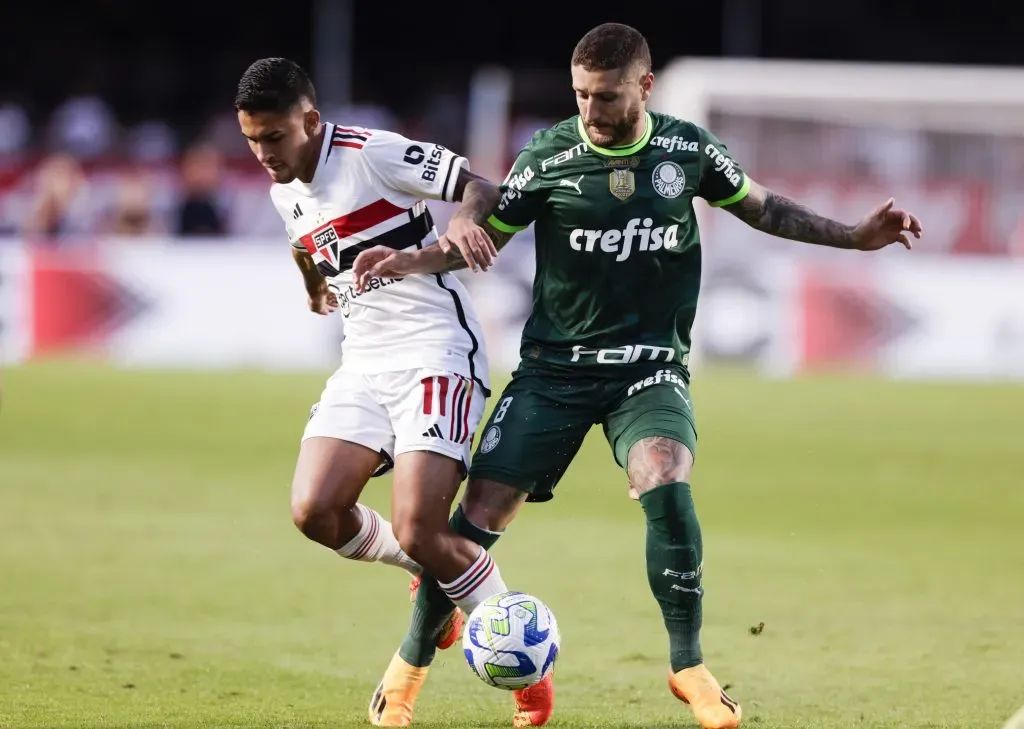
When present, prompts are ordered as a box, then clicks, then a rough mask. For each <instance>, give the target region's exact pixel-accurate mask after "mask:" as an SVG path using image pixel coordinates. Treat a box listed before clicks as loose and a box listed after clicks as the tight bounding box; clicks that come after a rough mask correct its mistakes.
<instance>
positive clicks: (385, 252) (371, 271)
mask: <svg viewBox="0 0 1024 729" xmlns="http://www.w3.org/2000/svg"><path fill="white" fill-rule="evenodd" d="M410 262H411V258H410V256H409V254H408V253H405V252H403V251H396V250H395V249H394V248H388V247H387V246H374V247H373V248H367V249H366V250H365V251H363V252H362V253H360V254H359V255H358V256H356V260H355V261H353V262H352V278H353V281H354V282H355V286H356V291H358V292H360V293H362V292H363V291H365V290H366V287H367V286H368V285H369V284H370V279H372V278H401V277H402V276H407V275H409V274H410V273H413V271H411V270H409V269H410V266H409V264H410Z"/></svg>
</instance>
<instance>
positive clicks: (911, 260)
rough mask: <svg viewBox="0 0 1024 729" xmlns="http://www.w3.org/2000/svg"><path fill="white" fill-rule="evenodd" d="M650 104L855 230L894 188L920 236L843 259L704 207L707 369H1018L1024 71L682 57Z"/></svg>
mask: <svg viewBox="0 0 1024 729" xmlns="http://www.w3.org/2000/svg"><path fill="white" fill-rule="evenodd" d="M652 108H654V109H655V110H659V111H665V112H668V113H672V114H675V115H677V116H680V117H683V118H686V119H690V120H692V121H694V122H696V123H698V124H700V125H702V126H704V127H706V128H707V129H709V130H710V131H712V132H713V133H714V134H715V135H716V136H718V137H719V138H720V139H721V140H722V141H723V142H724V143H725V144H726V145H727V146H728V147H729V149H730V151H731V152H732V153H733V155H734V156H735V158H736V159H737V161H738V162H739V163H740V164H741V165H742V166H743V167H744V169H746V170H747V171H748V173H749V174H750V176H751V177H752V178H754V179H756V180H758V181H759V182H761V183H763V184H765V185H766V186H768V187H770V188H772V189H774V190H776V191H778V192H780V193H782V194H785V195H787V196H789V197H793V198H795V199H797V200H799V201H801V202H803V203H806V204H807V205H809V206H810V207H812V208H813V209H814V210H816V211H817V212H819V213H822V214H824V215H828V216H830V217H834V218H837V219H839V220H842V221H844V222H856V221H857V220H858V219H859V218H860V217H861V216H862V215H863V214H865V213H866V212H867V211H869V210H871V209H872V208H873V207H874V206H876V205H878V204H879V203H881V202H884V201H885V200H886V199H887V198H888V197H890V196H893V197H895V198H896V202H897V205H898V206H899V207H905V208H907V209H910V210H912V211H914V212H915V213H916V214H918V216H919V217H920V218H921V220H922V224H923V226H924V230H925V237H924V239H923V240H922V241H921V243H920V244H919V245H918V246H917V248H916V249H915V251H914V253H913V254H910V255H907V254H906V252H905V251H902V250H895V249H893V250H887V251H885V252H883V253H881V254H878V255H871V256H868V255H864V254H849V253H837V252H835V251H831V250H828V249H822V248H819V247H816V246H804V245H799V244H795V243H790V242H786V241H782V240H779V239H775V238H770V237H768V236H765V235H763V234H760V233H758V232H756V231H753V230H751V229H750V228H748V227H747V226H745V225H743V224H742V223H740V222H739V221H737V220H735V219H733V218H732V217H731V216H729V215H727V214H722V213H720V212H714V213H713V212H711V211H710V209H709V208H708V207H707V206H705V205H702V204H698V206H697V208H698V216H699V219H700V222H701V230H702V237H703V240H704V244H705V261H706V264H705V277H704V281H705V284H704V291H703V294H702V299H701V309H700V312H699V314H698V322H697V331H696V339H697V342H696V346H695V350H696V351H695V354H696V355H697V357H696V359H697V361H698V363H700V362H708V361H721V360H727V361H740V362H746V363H752V364H756V365H759V366H760V367H761V368H762V369H763V370H764V371H767V372H772V373H776V374H793V373H797V372H801V371H807V370H813V369H820V368H842V369H850V368H856V369H864V370H868V371H872V372H877V373H881V374H884V375H892V376H905V377H933V376H937V377H960V376H962V377H981V378H988V377H1001V376H1010V377H1024V71H1018V70H1011V69H989V68H964V67H937V66H928V67H920V66H907V65H884V64H852V63H817V62H789V61H767V60H705V59H680V60H677V61H675V62H673V63H671V64H670V65H669V66H668V67H667V68H666V69H664V70H662V71H661V72H660V73H657V74H656V90H655V93H654V96H653V98H652ZM696 366H699V364H697V365H696Z"/></svg>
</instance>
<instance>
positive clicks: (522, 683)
mask: <svg viewBox="0 0 1024 729" xmlns="http://www.w3.org/2000/svg"><path fill="white" fill-rule="evenodd" d="M560 643H561V636H560V635H559V633H558V623H557V622H555V616H554V614H553V613H552V612H551V610H550V609H548V606H547V605H545V604H544V603H543V602H541V601H540V600H539V599H537V598H536V597H534V596H533V595H527V594H525V593H522V592H503V593H500V594H498V595H494V596H493V597H490V598H488V599H487V600H485V601H484V602H482V603H481V604H480V605H478V606H477V608H476V610H474V611H473V612H472V613H470V616H469V620H468V621H467V622H466V628H465V630H464V631H463V633H462V649H463V652H464V653H465V655H466V662H467V663H468V664H469V667H470V668H471V669H473V673H475V674H476V675H477V677H479V678H480V680H481V681H483V682H484V683H486V684H487V685H489V686H494V687H495V688H500V689H506V690H508V691H516V690H518V689H524V688H528V687H530V686H533V685H534V684H537V683H540V682H541V681H542V680H544V677H545V676H547V675H548V674H549V673H551V669H552V667H553V666H554V665H555V659H556V658H558V647H559V644H560Z"/></svg>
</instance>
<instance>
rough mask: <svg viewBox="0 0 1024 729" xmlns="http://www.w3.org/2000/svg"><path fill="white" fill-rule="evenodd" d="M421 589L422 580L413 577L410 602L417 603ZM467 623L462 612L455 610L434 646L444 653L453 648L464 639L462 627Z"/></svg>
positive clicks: (410, 587)
mask: <svg viewBox="0 0 1024 729" xmlns="http://www.w3.org/2000/svg"><path fill="white" fill-rule="evenodd" d="M419 589H420V578H419V577H413V578H412V582H410V583H409V602H416V593H417V592H419ZM465 622H466V616H465V615H463V613H462V610H460V609H459V608H455V611H454V612H453V613H452V614H451V615H450V616H449V617H448V622H446V623H445V624H444V627H443V628H442V629H441V635H439V636H437V642H436V643H435V644H434V645H436V646H437V647H438V648H439V649H441V650H443V651H445V650H448V649H449V648H451V647H452V646H453V645H455V642H456V641H457V640H458V639H459V638H461V637H462V625H463V623H465Z"/></svg>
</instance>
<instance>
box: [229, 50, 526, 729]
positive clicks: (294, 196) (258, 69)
mask: <svg viewBox="0 0 1024 729" xmlns="http://www.w3.org/2000/svg"><path fill="white" fill-rule="evenodd" d="M235 108H236V110H237V112H238V121H239V124H240V126H241V130H242V133H243V134H244V135H245V137H246V139H247V140H248V142H249V146H250V148H251V149H252V151H253V154H254V155H255V156H256V158H257V159H258V160H259V162H260V164H261V165H263V167H265V168H266V169H267V171H268V172H269V173H270V176H271V178H272V179H273V180H274V183H275V184H274V185H273V187H272V188H271V192H270V196H271V199H272V200H273V202H274V206H275V207H276V208H277V211H278V213H280V215H281V218H282V219H283V220H284V225H285V230H286V231H287V233H288V238H289V239H290V241H291V243H292V247H293V250H292V254H293V257H294V259H295V262H296V263H297V264H298V267H299V269H300V270H301V272H302V276H303V279H304V281H305V284H306V291H307V293H308V295H309V305H310V308H311V309H312V310H313V311H314V312H316V313H319V314H328V313H330V312H332V311H335V310H336V309H340V311H341V314H342V316H343V317H344V332H345V337H344V342H343V345H342V364H341V366H340V367H339V369H338V370H337V371H336V372H335V373H334V374H333V375H332V376H331V378H330V379H329V380H328V381H327V384H326V386H325V388H324V390H323V393H322V395H321V397H320V401H319V402H318V403H317V404H316V405H314V406H313V410H312V414H311V415H310V418H309V421H308V423H307V424H306V428H305V432H304V434H303V437H302V443H301V446H300V450H299V456H298V462H297V464H296V467H295V476H294V480H293V482H292V500H291V508H292V517H293V520H294V522H295V524H296V526H297V527H298V528H299V529H300V530H301V531H302V533H303V534H305V535H306V536H307V537H309V538H310V539H312V540H313V541H315V542H319V543H320V544H322V545H324V546H326V547H328V548H329V549H332V550H334V551H335V552H337V553H338V554H339V555H341V556H342V557H345V558H348V559H353V560H359V561H364V562H383V563H385V564H390V565H395V566H397V567H401V568H403V569H405V570H407V571H408V572H410V573H412V574H413V575H419V574H421V572H423V571H426V572H427V573H429V574H430V575H432V576H434V577H436V578H437V579H438V581H439V583H440V585H441V589H442V590H443V591H444V593H445V594H446V595H447V596H448V597H449V598H450V599H451V600H452V601H453V602H454V603H455V604H456V605H457V606H459V607H460V608H461V609H462V610H463V611H471V610H472V609H473V608H474V607H475V606H476V605H478V604H479V603H480V602H482V601H483V600H485V599H486V598H488V597H490V596H491V595H494V594H496V593H499V592H504V591H505V590H506V587H505V584H504V582H503V581H502V578H501V574H500V572H499V570H498V568H497V566H496V565H495V564H494V562H493V561H492V559H491V557H490V556H489V554H488V553H487V551H486V549H485V548H484V547H482V546H480V542H486V541H487V537H488V536H489V534H488V533H486V532H484V530H480V529H477V528H476V527H473V525H472V524H469V523H468V521H467V520H465V518H464V516H462V514H461V512H460V511H456V513H455V515H454V516H452V517H451V521H452V524H451V526H450V525H449V515H450V511H451V507H452V504H453V502H454V500H455V496H456V495H457V492H458V489H459V485H460V483H461V481H462V479H463V478H464V477H465V475H466V471H467V468H468V465H469V459H470V449H471V445H472V440H473V435H474V433H475V432H476V428H477V425H478V424H479V422H480V418H481V416H482V415H483V412H484V402H485V399H486V397H487V396H488V395H489V394H490V393H489V384H488V380H489V377H488V367H487V360H486V357H485V354H484V342H483V336H482V334H481V331H480V326H479V324H478V322H477V318H476V315H475V313H474V312H473V309H472V306H471V304H470V301H469V297H468V295H467V294H466V291H465V290H464V288H463V286H462V285H461V284H460V283H459V281H458V280H457V279H456V278H454V277H453V276H452V275H451V274H437V275H434V274H431V275H425V276H421V275H414V276H408V277H405V278H384V279H374V280H373V281H371V282H370V284H369V287H368V289H367V290H366V291H365V292H362V293H357V292H356V290H355V288H354V285H353V280H352V274H351V266H352V262H353V261H354V260H355V257H356V255H357V254H358V253H359V252H360V251H363V250H365V249H367V248H370V247H372V246H379V245H384V246H389V247H391V248H394V249H399V250H400V249H404V248H410V247H412V248H420V247H423V246H427V245H430V244H432V243H435V242H436V241H437V233H436V229H435V227H434V223H433V221H432V219H431V216H430V211H429V210H428V209H427V207H426V204H425V203H424V200H425V199H428V198H429V199H436V200H446V201H459V200H461V199H462V193H463V191H464V190H465V189H466V188H467V186H479V187H480V189H481V191H482V193H485V194H487V195H490V196H491V197H493V199H494V201H495V202H496V201H497V199H498V194H497V187H495V186H494V185H492V184H491V183H490V182H488V181H486V180H484V179H483V178H480V177H478V176H476V175H473V174H472V173H471V172H470V171H469V169H468V164H467V161H466V159H465V158H464V157H461V156H459V155H457V154H455V153H453V152H451V151H450V150H448V149H446V148H444V147H442V146H441V145H438V144H429V143H423V142H415V141H411V140H409V139H406V138H405V137H403V136H401V135H399V134H395V133H392V132H388V131H383V130H378V129H364V128H360V127H352V126H344V125H337V124H332V123H329V122H327V123H325V122H324V121H322V120H321V118H320V114H319V112H318V111H317V109H316V93H315V91H314V88H313V84H312V83H311V82H310V80H309V77H308V76H307V75H306V73H305V72H304V71H303V70H302V69H301V68H300V67H299V66H298V65H297V64H295V63H294V62H292V61H289V60H287V59H283V58H264V59H261V60H259V61H256V62H255V63H253V64H252V65H251V66H250V67H249V68H248V69H247V70H246V72H245V73H244V74H243V76H242V78H241V80H240V81H239V84H238V92H237V95H236V97H235ZM456 216H458V213H456ZM463 217H465V216H463ZM448 238H449V241H450V242H451V243H452V244H453V245H456V246H457V247H459V248H460V249H461V248H466V249H467V250H473V251H475V253H476V254H478V256H479V255H482V256H483V258H482V259H481V258H479V257H478V260H491V258H490V256H493V255H495V254H496V253H497V251H496V250H495V249H494V247H493V244H492V243H491V240H490V238H488V237H487V236H486V234H485V233H484V232H483V230H482V229H481V228H479V227H478V226H477V225H476V224H475V223H473V222H472V220H471V218H470V219H468V220H462V221H461V222H459V223H457V224H453V225H452V226H450V227H449V231H448ZM468 257H469V256H467V258H468ZM391 468H393V469H394V480H393V487H392V489H393V491H392V513H391V516H392V520H393V523H389V522H388V521H387V520H386V519H384V517H382V516H381V515H380V514H378V513H377V512H376V511H374V510H373V509H370V508H368V507H366V506H365V505H363V504H360V503H358V498H359V495H360V493H361V491H362V489H363V487H364V486H365V485H366V483H367V482H368V481H369V479H370V478H371V477H372V476H375V475H379V474H381V473H383V472H385V471H387V470H389V469H391ZM467 536H468V537H469V538H467ZM461 620H462V618H461V615H459V616H457V620H456V621H455V623H454V624H452V623H449V626H448V631H447V634H446V635H444V636H442V639H441V640H439V641H438V645H439V646H440V647H447V646H448V645H451V644H452V643H454V642H455V640H456V639H457V638H458V637H459V631H460V628H461ZM396 662H399V664H400V666H401V668H403V669H406V668H408V663H407V662H406V661H403V659H402V658H401V657H400V656H399V654H398V653H396V654H395V656H394V657H393V658H392V663H393V664H395V663H396ZM424 670H425V669H424ZM386 698H387V697H382V696H377V697H375V700H374V705H372V706H371V720H373V721H374V723H378V724H384V725H390V726H402V725H405V724H408V722H409V720H411V707H408V709H404V708H403V706H402V703H403V702H402V701H400V700H396V701H391V702H388V701H386ZM385 704H386V705H385Z"/></svg>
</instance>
